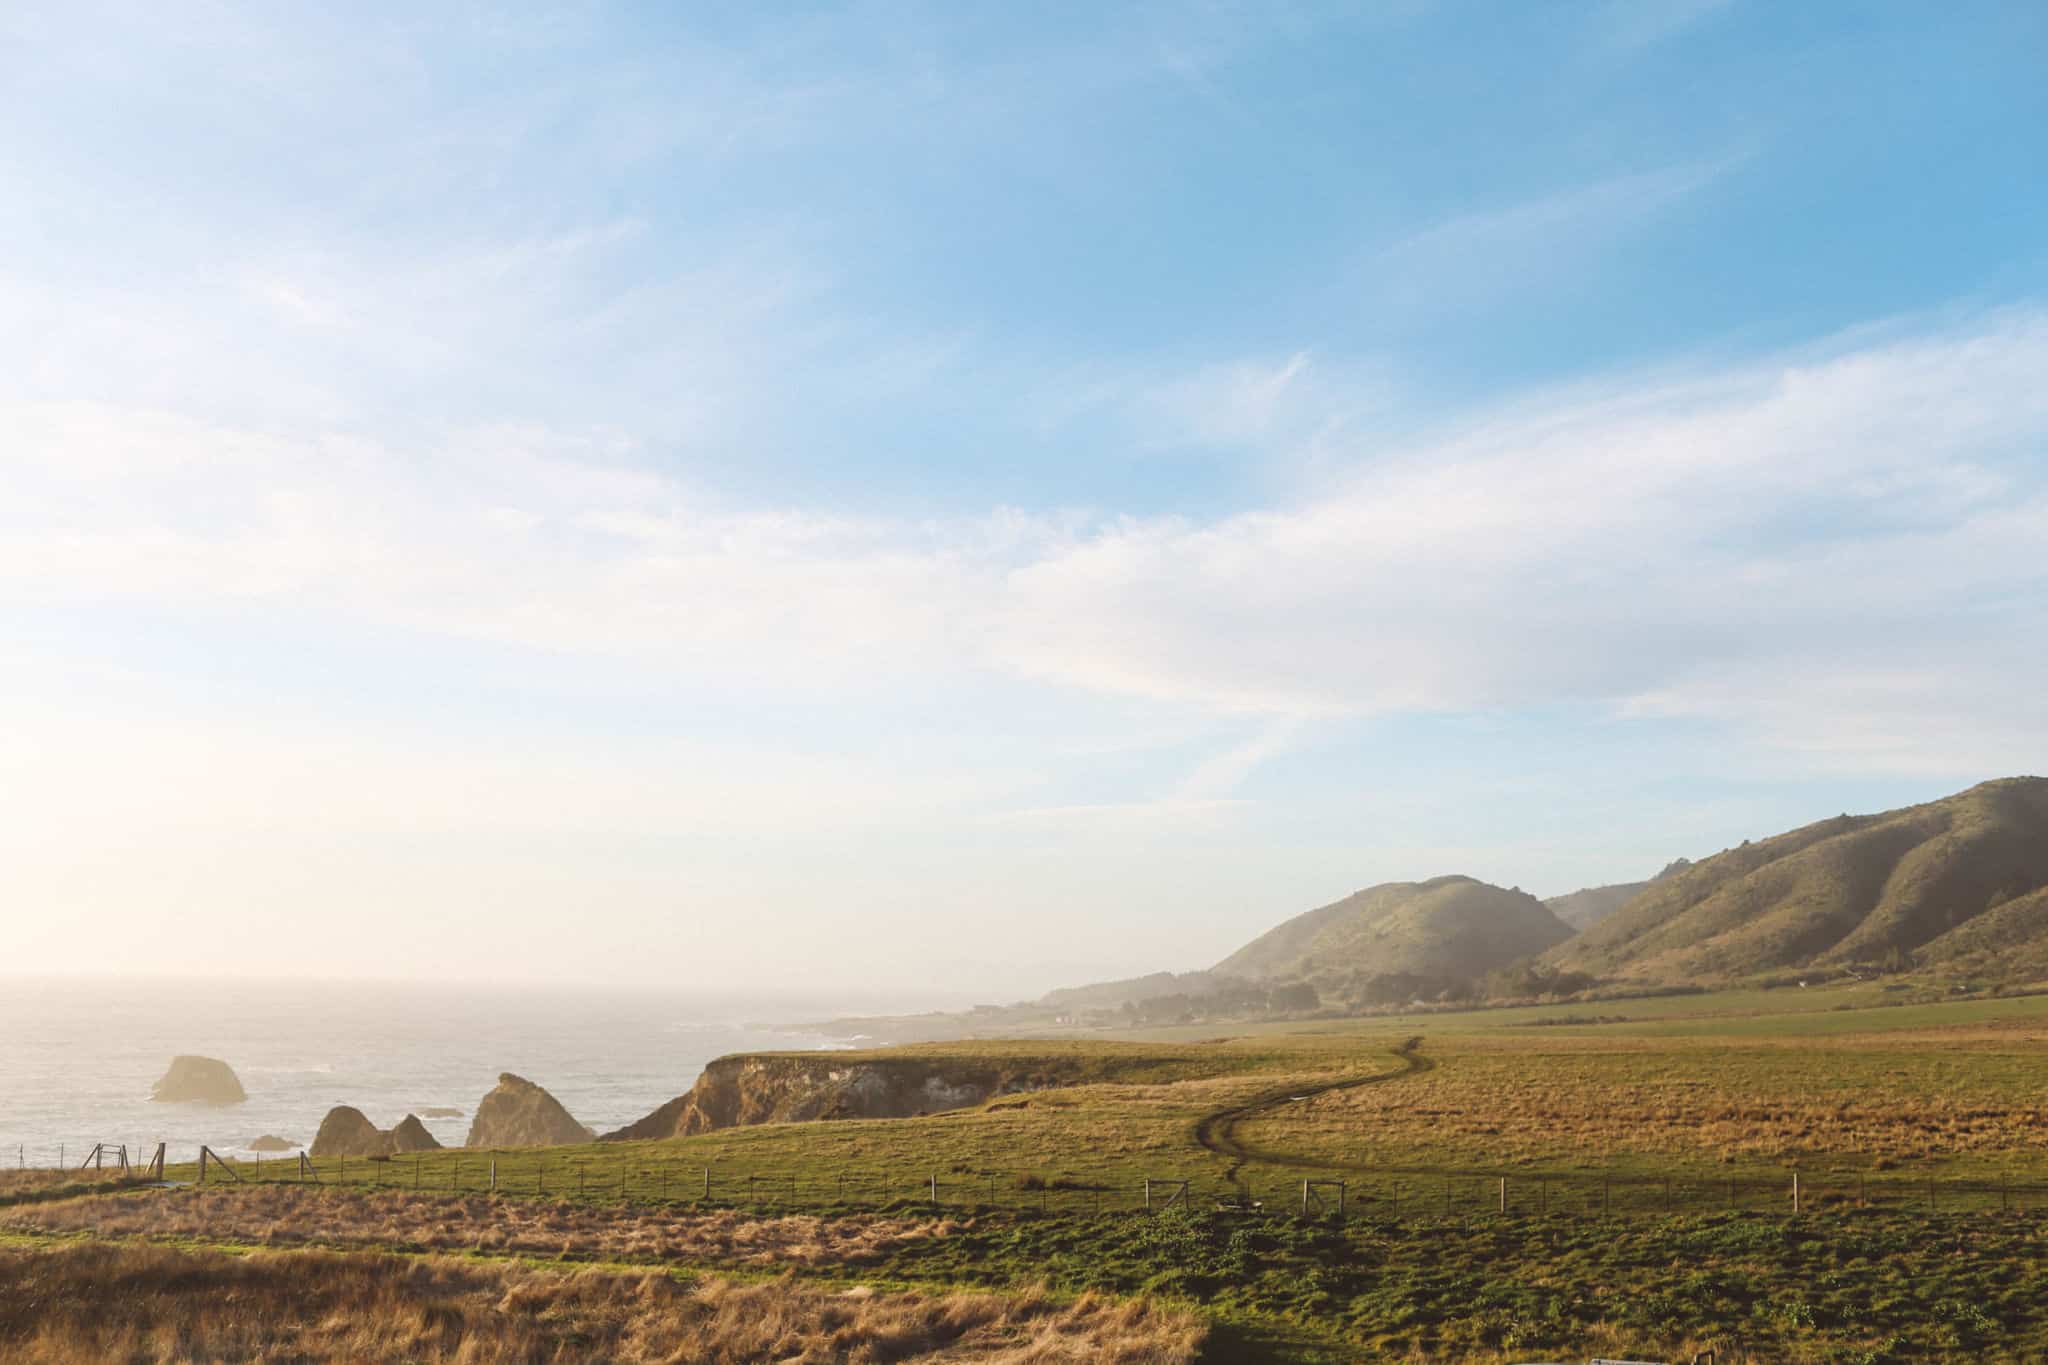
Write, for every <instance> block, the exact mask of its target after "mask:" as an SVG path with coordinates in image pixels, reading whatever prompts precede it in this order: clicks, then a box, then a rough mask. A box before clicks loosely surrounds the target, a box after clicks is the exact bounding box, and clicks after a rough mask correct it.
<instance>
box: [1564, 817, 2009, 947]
mask: <svg viewBox="0 0 2048 1365" xmlns="http://www.w3.org/2000/svg"><path fill="white" fill-rule="evenodd" d="M2044 887H2048V779H2043V778H2038V777H2016V778H2006V779H2003V780H2001V781H1996V782H1986V783H1983V784H1982V785H1980V786H1976V787H1972V788H1970V789H1969V790H1968V791H1965V792H1960V793H1958V794H1957V795H1954V796H1950V797H1947V798H1944V799H1943V800H1940V801H1931V802H1929V803H1927V804H1926V805H1921V806H1910V807H1907V808H1906V809H1904V810H1896V811H1887V812H1884V813H1882V814H1878V815H1841V816H1837V817H1835V818H1834V819H1832V820H1823V821H1820V822H1819V823H1818V824H1812V825H1807V826H1805V827H1804V828H1802V829H1796V830H1793V831H1791V832H1790V833H1787V834H1780V835H1778V836H1776V837H1775V838H1771V839H1765V840H1763V841H1761V842H1758V843H1748V842H1745V843H1743V844H1742V845H1741V846H1740V847H1738V848H1732V849H1728V850H1726V851H1724V852H1722V853H1718V854H1716V855H1715V856H1713V857H1711V858H1707V859H1704V860H1702V861H1700V862H1698V863H1695V864H1693V865H1692V866H1691V867H1688V868H1686V869H1684V870H1683V871H1681V872H1679V873H1678V874H1676V875H1675V876H1672V877H1670V878H1668V879H1666V880H1661V881H1658V882H1654V883H1652V884H1651V885H1650V886H1648V887H1646V888H1645V889H1644V890H1643V891H1641V892H1640V893H1639V894H1638V895H1637V896H1636V897H1635V898H1634V899H1632V900H1631V901H1630V902H1629V903H1628V905H1627V906H1625V907H1624V908H1623V909H1621V910H1619V911H1617V912H1616V913H1615V914H1613V915H1612V916H1610V917H1609V918H1607V919H1605V920H1603V921H1601V922H1600V923H1598V924H1595V925H1594V926H1593V927H1592V928H1590V929H1588V930H1586V931H1585V932H1584V933H1582V934H1580V935H1579V936H1578V937H1577V938H1574V939H1572V940H1571V941H1569V942H1567V943H1563V944H1561V945H1559V946H1557V947H1555V948H1553V949H1552V950H1551V951H1550V952H1549V953H1547V954H1545V959H1544V960H1545V962H1546V963H1547V964H1548V965H1550V966H1553V967H1555V968H1558V969H1560V970H1565V971H1579V972H1587V973H1591V974H1593V975H1596V976H1601V977H1608V978H1622V979H1632V980H1643V981H1659V982H1686V983H1700V982H1716V981H1732V980H1738V979H1741V978H1744V977H1753V976H1758V975H1762V974H1766V973H1770V972H1774V971H1785V970H1799V969H1809V968H1814V969H1818V968H1837V967H1847V966H1851V965H1854V964H1871V965H1880V966H1888V967H1895V968H1896V967H1905V966H1910V965H1913V964H1915V963H1920V964H1930V965H1931V964H1938V963H1968V962H1973V961H1974V962H1993V963H1995V962H1998V961H1999V960H2000V959H2001V958H2003V959H2005V960H2007V961H2009V962H2010V963H2012V964H2013V969H2014V970H2019V969H2021V968H2023V967H2024V966H2025V964H2026V963H2027V962H2028V961H2034V962H2038V963H2040V964H2041V965H2043V966H2048V900H2044V898H2043V897H2042V896H2041V895H2040V894H2038V893H2039V892H2041V890H2042V889H2043V888H2044Z"/></svg>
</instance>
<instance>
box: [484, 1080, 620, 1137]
mask: <svg viewBox="0 0 2048 1365" xmlns="http://www.w3.org/2000/svg"><path fill="white" fill-rule="evenodd" d="M595 1136H596V1134H594V1133H592V1132H591V1131H590V1130H589V1129H588V1128H585V1127H584V1126H583V1125H582V1124H580V1123H578V1122H577V1121H576V1120H575V1119H573V1118H571V1117H570V1116H569V1111H568V1110H566V1109H564V1108H563V1107H562V1102H561V1101H560V1100H558V1099H556V1098H555V1097H554V1096H553V1095H550V1094H549V1093H548V1092H547V1091H545V1090H543V1089H541V1088H540V1087H539V1086H537V1085H535V1084H534V1083H533V1082H532V1081H529V1080H527V1079H526V1078H525V1077H523V1076H515V1075H513V1074H512V1073H511V1072H509V1071H507V1072H505V1073H504V1074H502V1075H500V1076H499V1077H498V1084H497V1086H496V1088H494V1089H493V1090H492V1091H491V1093H490V1094H488V1095H486V1096H484V1097H483V1100H482V1102H480V1103H479V1104H478V1105H477V1107H476V1118H475V1119H474V1120H472V1121H471V1122H470V1125H469V1140H468V1142H467V1143H466V1144H465V1145H466V1146H470V1147H559V1146H562V1145H564V1144H566V1143H572V1142H589V1141H590V1140H591V1139H592V1138H593V1137H595Z"/></svg>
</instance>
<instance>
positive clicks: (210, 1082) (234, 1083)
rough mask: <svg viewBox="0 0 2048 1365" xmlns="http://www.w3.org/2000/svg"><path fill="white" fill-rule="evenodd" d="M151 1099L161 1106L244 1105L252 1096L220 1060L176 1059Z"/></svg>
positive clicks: (172, 1061) (152, 1091) (152, 1093)
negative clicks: (242, 1103)
mask: <svg viewBox="0 0 2048 1365" xmlns="http://www.w3.org/2000/svg"><path fill="white" fill-rule="evenodd" d="M149 1097H150V1099H151V1100H154V1101H156V1102H157V1103H159V1104H240V1103H241V1102H242V1101H243V1100H246V1099H248V1098H249V1095H248V1092H247V1091H245V1090H243V1089H242V1082H241V1081H240V1080H238V1079H237V1078H236V1076H235V1072H234V1068H233V1067H231V1066H229V1065H228V1064H227V1063H226V1062H224V1061H222V1060H220V1059H219V1058H218V1057H173V1058H172V1059H171V1069H170V1070H169V1071H166V1072H165V1073H164V1075H163V1079H162V1080H160V1081H158V1082H157V1083H156V1085H155V1087H154V1088H152V1089H151V1090H150V1092H149Z"/></svg>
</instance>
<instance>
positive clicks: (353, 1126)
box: [312, 1104, 385, 1157]
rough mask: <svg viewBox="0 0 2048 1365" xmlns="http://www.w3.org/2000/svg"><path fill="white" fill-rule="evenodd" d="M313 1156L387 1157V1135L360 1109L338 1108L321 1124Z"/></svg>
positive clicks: (345, 1106)
mask: <svg viewBox="0 0 2048 1365" xmlns="http://www.w3.org/2000/svg"><path fill="white" fill-rule="evenodd" d="M312 1154H313V1155H314V1156H316V1157H321V1156H383V1155H384V1154H385V1134H384V1132H383V1130H382V1129H380V1128H378V1127H377V1125H376V1124H374V1123H372V1122H370V1120H369V1119H368V1118H366V1117H364V1115H363V1111H362V1110H360V1109H352V1108H350V1107H349V1106H348V1105H345V1104H342V1105H337V1106H335V1107H334V1108H332V1109H330V1110H328V1111H327V1117H326V1118H324V1119H322V1120H320V1131H319V1132H318V1133H316V1134H314V1135H313V1148H312Z"/></svg>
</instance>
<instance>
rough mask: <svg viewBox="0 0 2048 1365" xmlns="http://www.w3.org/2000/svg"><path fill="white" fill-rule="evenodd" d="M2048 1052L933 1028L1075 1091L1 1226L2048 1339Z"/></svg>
mask: <svg viewBox="0 0 2048 1365" xmlns="http://www.w3.org/2000/svg"><path fill="white" fill-rule="evenodd" d="M1197 1033H1199V1036H1192V1035H1194V1034H1197ZM2044 1044H2048V998H2042V997H2032V996H2018V997H1998V998H1992V997H1986V998H1977V999H1958V1000H1945V999H1929V998H1919V999H1915V998H1910V997H1908V998H1901V997H1900V994H1899V993H1897V992H1888V991H1885V990H1884V989H1883V988H1881V987H1870V986H1857V985H1851V986H1846V987H1838V988H1832V989H1814V990H1799V989H1797V988H1793V989H1788V990H1776V991H1743V992H1729V993H1724V994H1720V995H1696V996H1664V997H1652V998H1644V999H1639V1000H1617V1001H1606V1002H1601V1003H1599V1004H1598V1005H1591V1006H1589V1005H1585V1004H1573V1005H1551V1006H1535V1007H1526V1008H1517V1009H1498V1010H1472V1011H1466V1012H1461V1013H1417V1014H1412V1015H1406V1016H1388V1017H1376V1018H1363V1019H1348V1020H1328V1019H1325V1020H1300V1021H1292V1022H1284V1023H1274V1024H1267V1025H1262V1026H1257V1027H1242V1028H1237V1029H1217V1028H1214V1027H1213V1026H1212V1027H1210V1028H1209V1029H1207V1030H1205V1031H1203V1030H1181V1029H1164V1030H1153V1031H1150V1032H1145V1033H1133V1034H1129V1035H1125V1036H1122V1037H1119V1038H1114V1039H1102V1038H1098V1039H1073V1040H1066V1041H1063V1042H1060V1043H1058V1044H1057V1045H1053V1044H1035V1045H1029V1046H1028V1047H1026V1046H1025V1045H1016V1044H983V1043H959V1044H951V1045H944V1046H939V1047H932V1048H923V1049H920V1051H921V1052H927V1053H934V1054H936V1055H941V1056H943V1055H949V1054H950V1055H957V1056H960V1057H962V1058H963V1059H974V1058H978V1057H986V1056H987V1055H988V1054H989V1053H990V1052H997V1053H1007V1054H1008V1055H1010V1056H1011V1058H1012V1059H1013V1060H1014V1058H1015V1057H1016V1056H1020V1055H1025V1053H1027V1052H1029V1051H1030V1050H1031V1049H1032V1048H1035V1049H1037V1051H1038V1052H1039V1053H1042V1054H1044V1055H1048V1056H1050V1055H1059V1056H1062V1057H1064V1058H1066V1063H1065V1064H1066V1065H1068V1066H1069V1067H1071V1068H1072V1073H1071V1078H1072V1080H1073V1081H1074V1083H1072V1084H1065V1085H1062V1086H1060V1087H1058V1088H1052V1089H1045V1090H1039V1091H1035V1092H1032V1093H1028V1094H1013V1095H1006V1096H1002V1097H999V1098H996V1099H993V1100H991V1101H989V1102H987V1103H985V1104H982V1105H979V1106H975V1107H972V1108H968V1109H963V1110H957V1111H952V1112H947V1113H940V1114H931V1115H925V1116H920V1117H915V1118H905V1119H880V1120H835V1121H830V1122H817V1123H792V1124H764V1125H760V1126H756V1127H748V1128H737V1129H729V1130H723V1131H718V1132H713V1133H707V1134H703V1135H700V1136H696V1137H691V1138H685V1139H668V1140H660V1141H646V1142H632V1143H597V1144H589V1145H586V1146H581V1147H564V1148H549V1149H545V1150H538V1151H535V1150H527V1151H508V1152H495V1153H492V1152H476V1151H462V1152H455V1151H447V1152H434V1153H427V1154H424V1155H421V1156H419V1157H417V1158H414V1157H401V1158H396V1159H393V1160H391V1161H381V1162H373V1161H369V1160H351V1161H350V1162H348V1163H346V1164H343V1163H339V1162H334V1161H321V1162H317V1163H314V1168H313V1170H312V1171H311V1172H310V1173H308V1174H306V1175H304V1176H302V1173H301V1171H300V1168H299V1166H298V1163H297V1162H296V1161H280V1162H271V1163H265V1164H264V1165H262V1166H260V1167H257V1166H241V1167H239V1168H237V1172H236V1173H238V1174H239V1175H240V1176H241V1177H242V1181H241V1182H237V1181H236V1180H235V1179H234V1176H233V1175H229V1174H224V1173H223V1172H221V1171H219V1170H217V1169H216V1170H214V1171H212V1172H211V1173H210V1175H209V1180H208V1183H207V1185H206V1186H205V1187H204V1188H193V1187H186V1188H173V1189H168V1190H158V1189H133V1190H121V1189H118V1188H113V1187H109V1186H95V1187H92V1189H91V1190H90V1191H81V1189H80V1188H79V1187H78V1186H77V1185H76V1184H69V1185H67V1184H62V1183H58V1184H52V1185H50V1186H49V1187H48V1188H47V1189H45V1190H42V1191H34V1190H30V1189H24V1190H23V1191H22V1198H21V1199H20V1201H19V1202H17V1203H15V1204H14V1205H13V1206H11V1207H8V1208H5V1209H0V1229H4V1235H5V1236H6V1237H8V1238H11V1239H13V1241H14V1244H15V1245H17V1246H23V1247H35V1248H50V1247H59V1246H68V1245H72V1244H74V1243H76V1242H79V1241H81V1240H82V1241H85V1242H87V1243H103V1244H109V1245H121V1246H140V1245H149V1246H171V1247H175V1248H181V1249H184V1250H187V1251H194V1252H201V1251H204V1252H221V1251H234V1252H241V1251H247V1250H251V1249H263V1250H266V1251H274V1252H281V1253H286V1254H308V1255H310V1254H318V1255H373V1254H384V1253H389V1252H393V1251H397V1252H403V1253H405V1254H408V1255H412V1256H426V1257H432V1256H446V1255H461V1256H466V1257H470V1258H482V1259H485V1260H492V1261H506V1262H516V1263H518V1264H522V1265H531V1264H544V1265H545V1266H547V1267H550V1268H553V1269H556V1270H560V1269H561V1268H563V1267H565V1266H576V1265H581V1266H587V1267H592V1268H602V1267H611V1268H613V1269H618V1268H620V1267H628V1268H630V1267H644V1268H659V1269H662V1270H664V1271H684V1270H686V1271H689V1272H692V1273H699V1272H701V1273H705V1274H716V1275H721V1276H726V1277H739V1278H740V1279H742V1280H744V1279H746V1278H747V1277H758V1276H760V1275H762V1274H764V1273H769V1272H771V1271H787V1272H790V1273H794V1274H797V1275H799V1276H800V1277H801V1278H802V1280H803V1281H804V1282H805V1283H806V1284H824V1283H838V1284H841V1285H842V1286H864V1287H866V1288H867V1289H871V1290H874V1291H876V1292H883V1291H887V1292H905V1293H919V1294H925V1295H932V1294H943V1293H950V1292H953V1291H955V1290H958V1289H961V1288H973V1289H976V1290H986V1291H991V1292H1003V1293H1024V1292H1029V1293H1032V1294H1041V1295H1050V1296H1051V1297H1052V1300H1056V1301H1059V1302H1063V1303H1065V1302H1079V1301H1080V1300H1081V1299H1083V1298H1084V1297H1085V1296H1091V1295H1093V1296H1109V1297H1110V1298H1113V1299H1124V1298H1129V1297H1131V1296H1144V1297H1146V1298H1148V1299H1149V1300H1152V1301H1154V1302H1156V1303H1159V1304H1163V1305H1166V1306H1168V1307H1169V1308H1170V1309H1171V1310H1172V1311H1175V1312H1183V1313H1189V1314H1194V1315H1196V1316H1197V1317H1198V1318H1199V1320H1200V1321H1201V1322H1203V1323H1205V1324H1206V1325H1207V1329H1208V1333H1209V1335H1208V1336H1207V1338H1206V1344H1205V1345H1203V1346H1202V1347H1201V1348H1200V1358H1202V1359H1208V1360H1237V1359H1245V1360H1264V1359H1279V1360H1298V1361H1305V1362H1306V1361H1339V1360H1351V1359H1357V1358H1360V1357H1361V1355H1366V1356H1372V1357H1380V1358H1388V1359H1412V1360H1418V1361H1419V1360H1461V1361H1462V1360H1472V1361H1490V1360H1512V1359H1518V1358H1521V1359H1526V1358H1530V1357H1531V1356H1533V1355H1539V1354H1540V1355H1543V1356H1546V1357H1551V1358H1571V1357H1572V1356H1573V1355H1574V1354H1576V1355H1579V1356H1590V1355H1592V1354H1595V1353H1601V1354H1607V1355H1615V1356H1634V1357H1638V1358H1644V1357H1647V1358H1652V1359H1685V1358H1689V1356H1690V1354H1691V1353H1693V1352H1697V1351H1703V1350H1707V1349H1710V1348H1711V1349H1716V1350H1719V1351H1721V1353H1722V1354H1721V1357H1720V1358H1721V1359H1723V1360H1728V1359H1740V1358H1745V1353H1746V1358H1751V1359H1758V1360H1795V1361H1812V1362H1849V1361H1866V1362H1880V1361H1899V1360H1921V1359H1942V1358H1948V1359H1956V1360H1962V1359H1971V1360H1982V1359H2011V1360H2024V1359H2039V1358H2044V1357H2048V1317H2044V1316H2043V1314H2042V1312H2041V1311H2040V1310H2039V1309H2038V1308H2037V1307H2036V1305H2037V1304H2041V1303H2048V1292H2044V1291H2048V1282H2044V1266H2048V1260H2044V1257H2043V1254H2042V1253H2043V1250H2044V1242H2043V1239H2042V1238H2041V1236H2040V1235H2039V1233H2038V1232H2037V1227H2036V1225H2037V1223H2038V1222H2039V1219H2040V1215H2041V1213H2042V1212H2044V1211H2048V1125H2044V1122H2043V1120H2044V1118H2048V1114H2044V1112H2043V1102H2042V1099H2041V1097H2042V1096H2043V1095H2044V1093H2048V1046H2044ZM1020 1049H1021V1050H1020ZM850 1055H851V1054H835V1055H834V1060H835V1062H844V1061H845V1060H847V1059H848V1057H849V1056H850ZM196 1174H197V1172H196V1170H195V1169H194V1168H193V1167H191V1166H189V1165H188V1166H186V1167H182V1168H180V1167H173V1168H172V1170H171V1172H170V1175H171V1177H172V1179H173V1180H174V1181H177V1180H190V1179H192V1178H193V1177H194V1176H196ZM1795 1176H1796V1177H1797V1178H1798V1179H1799V1181H1800V1182H1801V1185H1800V1190H1801V1194H1800V1202H1799V1205H1798V1206H1797V1208H1796V1210H1795V1207H1794V1205H1793V1200H1792V1181H1793V1179H1794V1177H1795ZM1148 1180H1149V1181H1151V1182H1153V1184H1152V1189H1151V1191H1150V1192H1149V1200H1150V1204H1151V1207H1150V1209H1149V1210H1148V1208H1147V1202H1148V1192H1147V1189H1146V1182H1147V1181H1148ZM1304 1180H1319V1181H1320V1180H1331V1181H1335V1180H1341V1181H1343V1182H1344V1183H1345V1191H1344V1199H1345V1207H1344V1211H1343V1216H1342V1217H1339V1216H1338V1214H1337V1211H1336V1208H1335V1197H1336V1194H1335V1190H1334V1188H1330V1187H1318V1189H1317V1191H1316V1195H1315V1197H1314V1198H1313V1199H1312V1200H1311V1202H1310V1204H1309V1205H1308V1206H1307V1207H1306V1208H1304V1205H1303V1191H1302V1182H1303V1181H1304ZM302 1181H303V1183H302ZM1183 1181H1184V1182H1186V1184H1185V1186H1183V1185H1181V1184H1180V1183H1179V1182H1183ZM1190 1349H1192V1348H1190ZM829 1358H849V1359H851V1358H854V1357H852V1356H847V1357H829Z"/></svg>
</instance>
